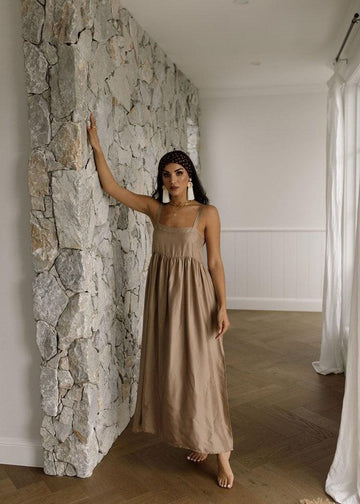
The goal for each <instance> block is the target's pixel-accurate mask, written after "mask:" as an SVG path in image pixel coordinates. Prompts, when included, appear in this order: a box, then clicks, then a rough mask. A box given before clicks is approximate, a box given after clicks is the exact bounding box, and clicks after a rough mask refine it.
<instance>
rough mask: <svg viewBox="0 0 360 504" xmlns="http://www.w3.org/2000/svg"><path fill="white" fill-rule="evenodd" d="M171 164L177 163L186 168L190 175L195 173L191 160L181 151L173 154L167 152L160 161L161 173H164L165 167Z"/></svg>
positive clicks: (175, 151)
mask: <svg viewBox="0 0 360 504" xmlns="http://www.w3.org/2000/svg"><path fill="white" fill-rule="evenodd" d="M170 163H176V164H179V165H181V166H183V167H184V168H185V170H186V171H187V172H188V174H189V175H191V174H192V173H193V172H194V171H195V168H194V165H193V162H192V161H191V159H190V158H189V156H188V155H187V154H185V152H183V151H180V150H174V151H171V152H167V153H166V154H165V155H164V156H163V157H162V158H161V159H160V161H159V172H160V173H162V172H163V170H164V168H165V166H166V165H168V164H170Z"/></svg>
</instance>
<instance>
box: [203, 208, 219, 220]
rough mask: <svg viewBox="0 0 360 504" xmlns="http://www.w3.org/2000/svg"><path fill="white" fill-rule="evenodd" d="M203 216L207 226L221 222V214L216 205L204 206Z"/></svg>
mask: <svg viewBox="0 0 360 504" xmlns="http://www.w3.org/2000/svg"><path fill="white" fill-rule="evenodd" d="M202 207H203V209H202V215H203V218H204V221H205V224H207V225H209V224H211V223H212V222H218V221H219V212H218V209H217V208H216V206H215V205H202Z"/></svg>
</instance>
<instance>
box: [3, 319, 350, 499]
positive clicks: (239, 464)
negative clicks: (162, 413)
mask: <svg viewBox="0 0 360 504" xmlns="http://www.w3.org/2000/svg"><path fill="white" fill-rule="evenodd" d="M229 317H230V321H231V328H230V329H229V331H228V333H227V334H226V335H225V336H224V345H225V353H226V363H227V379H228V390H229V402H230V412H231V419H232V426H233V434H234V451H233V452H232V455H231V464H232V468H233V471H234V474H235V484H234V487H233V488H232V489H230V490H229V489H222V488H220V487H218V486H217V484H216V458H215V455H210V456H209V457H208V459H207V460H206V461H205V462H203V463H201V464H198V465H197V464H194V463H192V462H190V461H187V460H186V458H185V455H186V453H187V450H183V449H179V448H174V447H171V446H168V445H165V444H164V443H162V442H160V440H159V439H158V438H156V437H155V436H152V435H151V434H145V433H140V434H139V433H138V434H135V433H132V432H131V430H130V426H128V427H127V429H126V430H125V431H124V433H123V434H122V435H121V436H120V437H119V438H118V439H117V441H116V443H115V444H114V445H113V447H112V448H111V450H110V451H109V453H108V454H107V456H106V457H105V458H104V459H103V460H102V462H101V463H100V464H99V465H98V466H97V467H96V468H95V470H94V473H93V475H92V476H91V478H86V479H80V478H71V477H55V476H47V475H45V474H44V473H43V471H42V469H41V468H29V467H20V466H10V465H2V466H0V503H1V504H75V503H79V504H80V503H81V504H98V503H99V504H118V503H127V504H170V503H171V504H213V503H214V504H220V503H225V502H226V503H229V504H230V503H236V504H297V503H298V502H299V499H301V498H305V497H306V498H312V499H314V498H318V497H323V498H324V497H326V495H325V493H324V490H323V488H324V482H325V478H326V475H327V472H328V469H329V466H330V463H331V461H332V457H333V455H334V450H335V446H336V438H337V433H338V427H339V422H340V414H341V404H342V396H343V387H344V377H343V376H342V375H329V376H320V375H318V374H316V373H315V371H314V370H313V369H312V366H311V362H312V361H313V360H316V359H317V358H318V356H319V349H320V336H321V314H320V313H311V312H307V313H304V312H276V311H274V312H270V311H254V310H248V311H245V310H243V311H236V310H229Z"/></svg>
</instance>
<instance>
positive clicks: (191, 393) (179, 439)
mask: <svg viewBox="0 0 360 504" xmlns="http://www.w3.org/2000/svg"><path fill="white" fill-rule="evenodd" d="M162 208H163V205H160V206H159V211H158V214H157V221H156V224H155V227H154V231H153V242H152V256H151V259H150V263H149V269H148V275H147V280H146V287H145V300H144V316H143V333H142V346H141V359H140V373H139V383H138V394H137V402H136V407H135V412H134V416H133V424H132V430H133V432H140V431H144V432H149V433H152V434H156V435H158V436H159V437H160V438H161V439H162V440H163V441H165V442H167V443H169V444H170V445H173V446H177V447H181V448H188V449H190V450H195V451H199V452H202V453H222V452H226V451H229V450H233V436H232V428H231V422H230V417H229V407H228V395H227V380H226V367H225V356H224V348H223V341H222V336H220V337H219V338H217V339H215V335H216V334H217V303H216V296H215V290H214V285H213V282H212V279H211V276H210V272H209V270H208V268H207V267H206V266H205V264H204V259H203V246H204V243H205V241H204V238H203V237H202V236H201V234H200V232H199V231H198V229H197V223H198V220H199V217H200V213H201V210H202V208H203V207H202V206H201V207H200V208H199V210H198V212H197V215H196V218H195V221H194V224H193V226H192V227H186V228H184V227H183V228H176V227H171V226H166V225H164V224H161V223H160V222H159V220H160V214H161V209H162Z"/></svg>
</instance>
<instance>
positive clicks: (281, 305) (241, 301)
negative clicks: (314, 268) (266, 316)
mask: <svg viewBox="0 0 360 504" xmlns="http://www.w3.org/2000/svg"><path fill="white" fill-rule="evenodd" d="M226 303H227V308H228V309H229V310H272V311H309V312H321V311H322V299H295V298H294V299H292V298H288V299H285V298H283V299H282V298H260V297H259V298H251V297H247V298H243V297H228V298H227V299H226Z"/></svg>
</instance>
